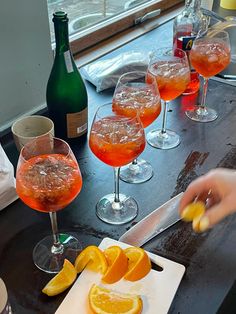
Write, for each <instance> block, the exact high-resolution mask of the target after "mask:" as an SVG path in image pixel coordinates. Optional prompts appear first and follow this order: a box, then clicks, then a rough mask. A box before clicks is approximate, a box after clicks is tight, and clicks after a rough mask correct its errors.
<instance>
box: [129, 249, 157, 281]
mask: <svg viewBox="0 0 236 314" xmlns="http://www.w3.org/2000/svg"><path fill="white" fill-rule="evenodd" d="M124 252H125V255H126V256H127V257H128V271H127V272H126V274H125V276H124V279H126V280H129V281H136V280H139V279H141V278H143V277H145V276H146V275H147V274H148V273H149V271H150V270H151V262H150V259H149V257H148V255H147V253H146V252H145V251H144V250H143V249H141V248H140V247H129V248H127V249H125V250H124Z"/></svg>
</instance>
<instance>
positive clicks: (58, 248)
mask: <svg viewBox="0 0 236 314" xmlns="http://www.w3.org/2000/svg"><path fill="white" fill-rule="evenodd" d="M49 216H50V220H51V225H52V235H53V246H52V248H51V252H52V253H53V254H61V253H63V245H62V244H61V243H60V240H59V234H58V227H57V213H56V212H50V213H49Z"/></svg>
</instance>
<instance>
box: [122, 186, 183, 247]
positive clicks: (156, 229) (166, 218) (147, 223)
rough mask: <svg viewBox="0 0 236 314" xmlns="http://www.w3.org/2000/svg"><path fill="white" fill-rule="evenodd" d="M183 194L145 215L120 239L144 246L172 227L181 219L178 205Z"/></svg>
mask: <svg viewBox="0 0 236 314" xmlns="http://www.w3.org/2000/svg"><path fill="white" fill-rule="evenodd" d="M182 195H183V192H181V193H180V194H178V195H176V196H175V197H173V198H172V199H170V200H169V201H167V202H166V203H164V204H163V205H161V206H160V207H158V208H157V209H155V210H154V211H152V212H151V213H150V214H149V215H148V216H146V217H144V218H143V219H142V220H140V221H139V222H138V223H137V224H136V225H135V226H133V227H132V228H130V229H129V230H128V231H127V232H125V233H124V234H123V235H122V236H121V237H120V239H119V241H121V242H125V243H127V244H130V245H134V246H142V245H144V244H145V243H146V242H148V241H149V240H151V239H152V238H154V237H156V236H157V235H158V234H160V233H161V232H163V231H164V230H166V229H167V228H169V227H171V226H172V225H173V224H175V223H176V222H177V221H179V220H180V219H181V218H180V217H179V213H178V206H179V201H180V199H181V197H182Z"/></svg>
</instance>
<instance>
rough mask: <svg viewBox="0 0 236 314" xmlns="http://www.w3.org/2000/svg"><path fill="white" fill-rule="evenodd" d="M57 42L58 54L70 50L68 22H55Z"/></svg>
mask: <svg viewBox="0 0 236 314" xmlns="http://www.w3.org/2000/svg"><path fill="white" fill-rule="evenodd" d="M54 30H55V40H56V54H60V53H63V52H65V51H68V50H69V49H70V46H69V36H68V22H67V21H56V22H54Z"/></svg>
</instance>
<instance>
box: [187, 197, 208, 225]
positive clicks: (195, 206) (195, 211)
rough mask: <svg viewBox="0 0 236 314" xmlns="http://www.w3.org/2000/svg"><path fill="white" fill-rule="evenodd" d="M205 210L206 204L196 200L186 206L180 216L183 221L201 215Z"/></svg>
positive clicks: (191, 219)
mask: <svg viewBox="0 0 236 314" xmlns="http://www.w3.org/2000/svg"><path fill="white" fill-rule="evenodd" d="M205 211H206V206H205V204H204V203H203V202H201V201H197V202H194V203H191V204H189V205H188V206H186V207H185V208H184V209H183V211H182V213H181V218H182V219H183V220H184V221H193V220H194V219H195V218H197V217H201V216H202V215H203V214H204V213H205Z"/></svg>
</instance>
